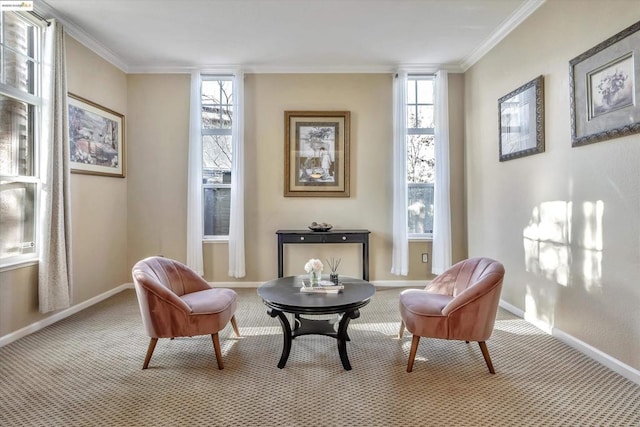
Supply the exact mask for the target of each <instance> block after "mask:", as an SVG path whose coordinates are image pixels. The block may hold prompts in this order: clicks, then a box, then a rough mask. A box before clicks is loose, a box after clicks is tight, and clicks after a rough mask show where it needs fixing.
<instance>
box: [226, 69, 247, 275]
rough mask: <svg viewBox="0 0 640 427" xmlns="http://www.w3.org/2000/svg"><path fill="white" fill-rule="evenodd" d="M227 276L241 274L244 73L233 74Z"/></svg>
mask: <svg viewBox="0 0 640 427" xmlns="http://www.w3.org/2000/svg"><path fill="white" fill-rule="evenodd" d="M233 113H234V114H233V121H232V124H231V126H232V130H231V134H232V139H231V144H232V148H231V153H232V161H231V213H230V217H229V276H231V277H236V278H240V277H244V276H245V268H244V267H245V266H244V73H243V72H242V71H238V72H236V73H234V76H233Z"/></svg>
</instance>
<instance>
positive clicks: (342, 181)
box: [284, 111, 351, 197]
mask: <svg viewBox="0 0 640 427" xmlns="http://www.w3.org/2000/svg"><path fill="white" fill-rule="evenodd" d="M350 122H351V114H350V112H349V111H285V114H284V127H285V132H284V133H285V144H284V159H285V160H284V196H285V197H349V192H350V191H349V143H350Z"/></svg>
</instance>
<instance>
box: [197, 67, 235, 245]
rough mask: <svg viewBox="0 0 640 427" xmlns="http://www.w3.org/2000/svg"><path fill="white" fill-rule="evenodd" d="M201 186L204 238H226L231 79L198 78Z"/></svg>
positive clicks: (222, 77)
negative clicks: (200, 102) (200, 116)
mask: <svg viewBox="0 0 640 427" xmlns="http://www.w3.org/2000/svg"><path fill="white" fill-rule="evenodd" d="M201 94H202V173H203V176H202V184H203V208H204V212H203V213H204V234H205V237H209V238H211V237H215V236H228V235H229V213H230V206H231V185H232V182H231V159H232V155H233V153H232V150H231V147H232V145H231V125H232V121H233V80H232V77H231V76H211V75H208V76H202V91H201Z"/></svg>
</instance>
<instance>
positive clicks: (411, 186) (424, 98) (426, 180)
mask: <svg viewBox="0 0 640 427" xmlns="http://www.w3.org/2000/svg"><path fill="white" fill-rule="evenodd" d="M434 127H435V125H434V102H433V76H430V75H409V78H408V80H407V186H408V187H407V194H408V206H409V209H408V227H409V230H408V232H409V235H413V236H414V237H418V236H421V237H430V236H431V235H432V233H433V183H434V180H435V176H434V172H435V169H434V168H435V151H434V149H435V143H434Z"/></svg>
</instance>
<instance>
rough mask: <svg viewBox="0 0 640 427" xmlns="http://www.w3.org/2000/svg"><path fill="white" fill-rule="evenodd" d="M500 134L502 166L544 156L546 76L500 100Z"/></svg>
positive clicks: (539, 77)
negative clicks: (509, 161) (520, 158)
mask: <svg viewBox="0 0 640 427" xmlns="http://www.w3.org/2000/svg"><path fill="white" fill-rule="evenodd" d="M498 132H499V135H500V138H499V152H500V161H501V162H504V161H507V160H511V159H517V158H519V157H525V156H530V155H532V154H538V153H542V152H544V150H545V145H544V143H545V142H544V76H538V77H536V78H535V79H533V80H531V81H530V82H527V83H525V84H524V85H522V86H520V87H519V88H517V89H516V90H514V91H512V92H510V93H508V94H507V95H505V96H503V97H501V98H500V99H498Z"/></svg>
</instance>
